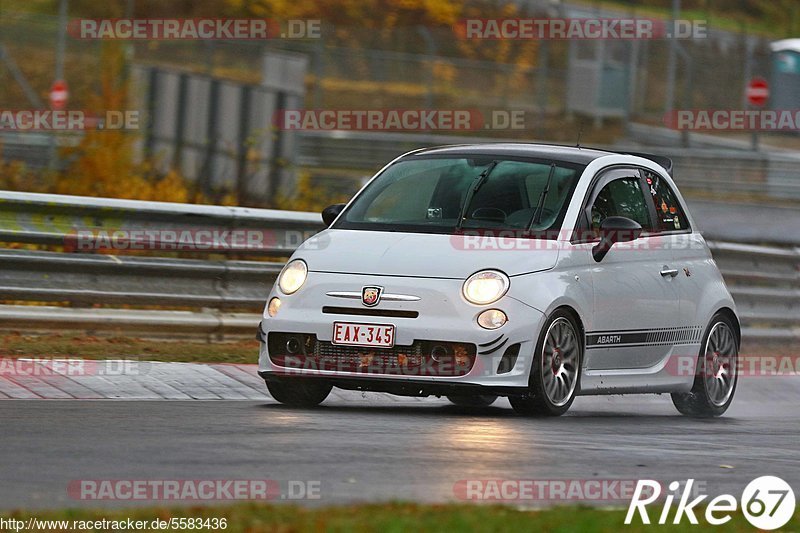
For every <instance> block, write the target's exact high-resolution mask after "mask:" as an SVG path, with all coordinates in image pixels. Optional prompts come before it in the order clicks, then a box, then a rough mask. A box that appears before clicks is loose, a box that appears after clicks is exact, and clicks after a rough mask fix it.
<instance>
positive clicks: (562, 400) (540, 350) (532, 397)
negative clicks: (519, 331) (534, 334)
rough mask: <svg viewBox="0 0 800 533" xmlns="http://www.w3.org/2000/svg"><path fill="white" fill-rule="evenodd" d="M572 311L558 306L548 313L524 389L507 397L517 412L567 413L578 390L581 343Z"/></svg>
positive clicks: (527, 413)
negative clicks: (521, 393)
mask: <svg viewBox="0 0 800 533" xmlns="http://www.w3.org/2000/svg"><path fill="white" fill-rule="evenodd" d="M579 331H580V328H578V325H577V324H576V322H575V319H574V318H573V316H572V314H571V313H569V312H568V311H566V310H563V309H559V310H557V311H556V312H554V313H553V314H552V315H550V318H548V320H547V322H546V323H545V325H544V327H543V328H542V332H541V334H540V335H539V341H538V342H537V344H536V351H535V352H534V357H533V365H532V367H531V375H530V378H529V379H528V392H527V394H525V395H523V396H509V398H508V401H509V402H510V403H511V407H513V408H514V410H515V411H516V412H518V413H520V414H523V415H534V416H560V415H562V414H564V413H566V412H567V410H568V409H569V408H570V406H571V405H572V402H573V401H574V400H575V395H576V393H577V391H578V390H580V379H581V364H582V362H583V342H581V339H580V337H579V334H578V332H579Z"/></svg>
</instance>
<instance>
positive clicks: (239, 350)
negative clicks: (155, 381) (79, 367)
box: [0, 333, 258, 363]
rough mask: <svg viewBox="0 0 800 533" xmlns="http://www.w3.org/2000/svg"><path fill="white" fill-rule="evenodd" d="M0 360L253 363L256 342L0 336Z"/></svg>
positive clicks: (256, 351)
mask: <svg viewBox="0 0 800 533" xmlns="http://www.w3.org/2000/svg"><path fill="white" fill-rule="evenodd" d="M0 357H48V358H50V357H56V358H58V357H69V358H80V359H118V358H121V357H138V358H141V359H146V360H148V361H174V362H200V363H256V362H258V341H256V340H255V339H246V340H236V341H230V342H205V341H200V342H198V341H185V340H169V341H166V340H163V339H158V340H155V339H139V338H134V337H121V336H117V337H94V336H89V335H85V334H82V333H53V334H49V335H25V334H20V333H9V334H0Z"/></svg>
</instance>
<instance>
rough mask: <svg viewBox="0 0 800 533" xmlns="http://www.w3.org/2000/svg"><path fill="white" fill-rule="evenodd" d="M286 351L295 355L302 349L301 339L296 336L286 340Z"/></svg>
mask: <svg viewBox="0 0 800 533" xmlns="http://www.w3.org/2000/svg"><path fill="white" fill-rule="evenodd" d="M286 351H287V352H289V353H290V354H292V355H295V354H296V353H297V352H299V351H300V341H299V340H297V339H296V338H294V337H290V338H289V340H288V341H286Z"/></svg>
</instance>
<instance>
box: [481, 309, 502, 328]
mask: <svg viewBox="0 0 800 533" xmlns="http://www.w3.org/2000/svg"><path fill="white" fill-rule="evenodd" d="M506 322H508V317H507V316H506V314H505V313H504V312H502V311H501V310H499V309H487V310H486V311H484V312H483V313H481V314H479V315H478V325H480V327H482V328H486V329H497V328H499V327H500V326H502V325H503V324H505V323H506Z"/></svg>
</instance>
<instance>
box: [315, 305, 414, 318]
mask: <svg viewBox="0 0 800 533" xmlns="http://www.w3.org/2000/svg"><path fill="white" fill-rule="evenodd" d="M322 312H323V313H325V314H330V315H354V316H387V317H391V318H417V317H418V316H419V312H418V311H402V310H399V309H367V308H362V307H334V306H331V305H326V306H324V307H323V308H322Z"/></svg>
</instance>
